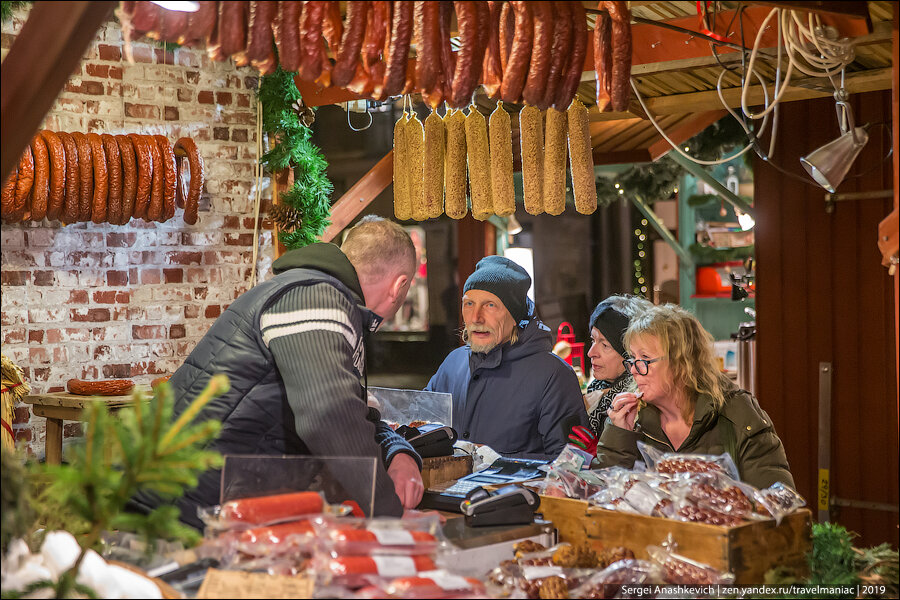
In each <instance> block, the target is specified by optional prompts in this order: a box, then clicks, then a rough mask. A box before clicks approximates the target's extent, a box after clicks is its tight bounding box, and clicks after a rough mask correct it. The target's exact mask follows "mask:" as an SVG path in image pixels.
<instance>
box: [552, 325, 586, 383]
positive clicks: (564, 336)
mask: <svg viewBox="0 0 900 600" xmlns="http://www.w3.org/2000/svg"><path fill="white" fill-rule="evenodd" d="M564 329H568V330H569V332H568V333H565V332H564ZM559 342H566V343H568V344H569V346H571V347H572V351H571V352H570V353H569V355H568V356H567V357H565V358H564V359H563V360H564V361H566V362H567V363H569V366H570V367H574V366H575V365H573V364H572V361H573V360H574V359H576V358H577V359H578V366H580V367H581V370H582V371H584V342H576V341H575V330H574V329H573V328H572V324H571V323H569V322H568V321H563V322H562V323H560V324H559V327H558V328H557V329H556V343H557V344H558V343H559Z"/></svg>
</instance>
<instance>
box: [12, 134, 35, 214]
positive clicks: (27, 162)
mask: <svg viewBox="0 0 900 600" xmlns="http://www.w3.org/2000/svg"><path fill="white" fill-rule="evenodd" d="M18 171H19V174H18V176H17V177H16V195H15V202H14V204H13V210H12V215H11V216H10V222H11V223H18V222H19V221H21V220H22V219H23V218H24V217H25V211H26V205H27V204H28V199H29V197H30V196H31V188H32V187H33V186H34V154H33V153H32V152H31V146H25V151H24V152H23V153H22V158H20V159H19V167H18ZM28 210H30V209H28Z"/></svg>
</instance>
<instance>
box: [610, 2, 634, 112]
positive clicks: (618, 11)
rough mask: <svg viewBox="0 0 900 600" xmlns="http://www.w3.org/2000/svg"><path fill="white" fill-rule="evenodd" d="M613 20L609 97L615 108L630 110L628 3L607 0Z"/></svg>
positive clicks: (629, 15)
mask: <svg viewBox="0 0 900 600" xmlns="http://www.w3.org/2000/svg"><path fill="white" fill-rule="evenodd" d="M605 4H606V9H607V10H608V11H609V17H610V20H611V21H612V77H611V79H610V85H609V99H610V104H611V105H612V107H613V110H615V111H619V112H624V111H626V110H628V102H629V100H630V99H631V11H629V10H628V3H627V2H621V1H614V2H606V3H605Z"/></svg>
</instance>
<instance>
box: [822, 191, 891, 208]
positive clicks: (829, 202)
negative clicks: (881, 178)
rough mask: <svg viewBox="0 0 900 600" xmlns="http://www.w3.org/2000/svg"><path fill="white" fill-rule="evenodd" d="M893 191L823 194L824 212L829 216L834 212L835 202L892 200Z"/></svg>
mask: <svg viewBox="0 0 900 600" xmlns="http://www.w3.org/2000/svg"><path fill="white" fill-rule="evenodd" d="M893 197H894V190H878V191H876V192H837V193H834V194H825V212H827V213H828V214H831V213H833V212H834V203H835V202H848V201H851V200H880V199H882V198H893Z"/></svg>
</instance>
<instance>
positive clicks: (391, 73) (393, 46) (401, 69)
mask: <svg viewBox="0 0 900 600" xmlns="http://www.w3.org/2000/svg"><path fill="white" fill-rule="evenodd" d="M413 9H414V5H413V2H410V1H407V0H399V1H398V2H394V16H393V19H392V21H391V43H390V50H389V51H388V56H387V60H386V63H387V64H386V69H385V72H384V89H383V90H382V92H381V94H380V96H383V97H387V96H395V95H397V94H398V93H400V91H401V90H402V89H403V86H404V84H405V83H406V66H407V58H408V57H409V44H410V40H411V38H412V30H413Z"/></svg>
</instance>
